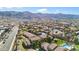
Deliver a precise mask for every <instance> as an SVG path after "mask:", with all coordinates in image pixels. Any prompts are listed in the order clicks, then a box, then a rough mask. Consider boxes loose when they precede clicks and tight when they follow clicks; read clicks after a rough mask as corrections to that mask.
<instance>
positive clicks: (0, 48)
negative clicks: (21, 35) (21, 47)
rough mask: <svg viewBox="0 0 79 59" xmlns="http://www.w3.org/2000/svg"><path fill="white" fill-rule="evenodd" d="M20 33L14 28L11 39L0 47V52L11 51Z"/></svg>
mask: <svg viewBox="0 0 79 59" xmlns="http://www.w3.org/2000/svg"><path fill="white" fill-rule="evenodd" d="M17 32H18V27H17V26H14V27H13V29H12V31H11V33H10V34H9V37H8V38H7V39H6V41H5V43H4V44H2V45H0V51H9V50H10V48H11V45H12V42H13V41H14V40H15V39H14V37H16V34H17Z"/></svg>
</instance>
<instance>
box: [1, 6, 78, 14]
mask: <svg viewBox="0 0 79 59" xmlns="http://www.w3.org/2000/svg"><path fill="white" fill-rule="evenodd" d="M0 11H20V12H23V11H29V12H32V13H50V14H51V13H55V14H56V13H63V14H75V15H79V7H0Z"/></svg>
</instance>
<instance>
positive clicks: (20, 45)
mask: <svg viewBox="0 0 79 59" xmlns="http://www.w3.org/2000/svg"><path fill="white" fill-rule="evenodd" d="M22 42H23V40H22V39H21V40H19V45H18V46H17V47H18V49H19V50H21V51H26V50H27V49H24V47H23V46H22Z"/></svg>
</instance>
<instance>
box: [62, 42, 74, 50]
mask: <svg viewBox="0 0 79 59" xmlns="http://www.w3.org/2000/svg"><path fill="white" fill-rule="evenodd" d="M62 47H63V48H66V49H69V50H71V49H72V48H73V46H72V45H69V44H67V43H64V44H63V45H62Z"/></svg>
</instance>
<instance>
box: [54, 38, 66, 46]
mask: <svg viewBox="0 0 79 59" xmlns="http://www.w3.org/2000/svg"><path fill="white" fill-rule="evenodd" d="M55 40H56V44H57V45H58V46H61V45H62V44H64V43H65V41H64V40H62V39H59V38H55Z"/></svg>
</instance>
